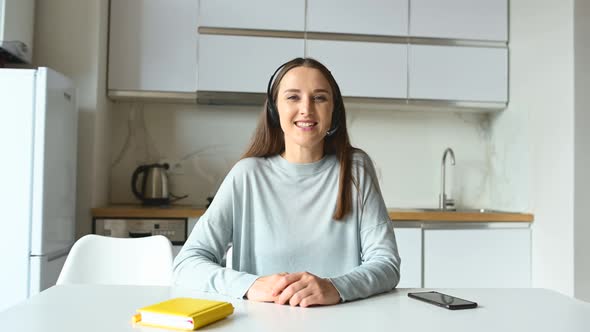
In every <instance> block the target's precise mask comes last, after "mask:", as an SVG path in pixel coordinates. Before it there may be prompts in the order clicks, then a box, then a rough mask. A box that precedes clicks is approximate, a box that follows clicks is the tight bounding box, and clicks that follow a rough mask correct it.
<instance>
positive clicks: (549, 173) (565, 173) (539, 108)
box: [492, 0, 574, 295]
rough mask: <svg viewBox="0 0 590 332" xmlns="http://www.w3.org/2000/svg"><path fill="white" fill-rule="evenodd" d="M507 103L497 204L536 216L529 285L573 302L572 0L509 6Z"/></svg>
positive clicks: (500, 134)
mask: <svg viewBox="0 0 590 332" xmlns="http://www.w3.org/2000/svg"><path fill="white" fill-rule="evenodd" d="M509 45H510V103H509V107H508V108H507V109H506V111H505V112H503V113H502V114H500V115H498V116H496V117H493V119H492V122H493V125H492V127H493V130H492V132H493V134H492V136H493V139H492V141H493V143H492V144H493V149H494V151H495V156H496V158H495V159H494V166H493V168H494V174H495V178H494V181H492V182H493V183H494V189H493V194H492V196H493V197H497V199H496V202H497V203H498V204H499V205H505V206H514V207H518V206H527V210H530V211H533V212H534V214H535V221H534V224H533V239H532V240H533V241H532V243H533V248H532V253H533V257H532V285H533V286H534V287H546V288H550V289H555V290H558V291H560V292H563V293H565V294H568V295H573V280H574V276H573V271H574V266H573V264H574V259H573V257H574V256H573V255H574V247H573V240H574V239H573V229H574V223H573V220H574V219H573V198H574V196H573V194H574V191H573V189H574V174H573V161H574V150H573V129H574V128H573V125H574V118H573V116H574V104H573V101H574V99H573V97H574V95H573V88H574V86H573V84H574V63H573V1H572V0H567V1H563V0H541V1H538V0H512V1H510V43H509Z"/></svg>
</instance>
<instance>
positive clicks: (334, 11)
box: [306, 0, 408, 37]
mask: <svg viewBox="0 0 590 332" xmlns="http://www.w3.org/2000/svg"><path fill="white" fill-rule="evenodd" d="M306 28H307V29H306V30H307V31H310V32H332V33H350V34H366V35H389V36H404V37H405V36H407V35H408V0H388V1H385V0H365V1H358V0H307V27H306Z"/></svg>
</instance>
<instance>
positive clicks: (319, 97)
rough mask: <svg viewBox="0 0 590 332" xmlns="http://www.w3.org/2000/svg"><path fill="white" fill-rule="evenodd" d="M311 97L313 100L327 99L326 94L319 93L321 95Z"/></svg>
mask: <svg viewBox="0 0 590 332" xmlns="http://www.w3.org/2000/svg"><path fill="white" fill-rule="evenodd" d="M313 99H314V100H315V101H318V102H322V101H326V100H328V99H327V98H326V96H324V95H321V96H315V97H313Z"/></svg>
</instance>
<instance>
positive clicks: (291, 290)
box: [276, 280, 307, 304]
mask: <svg viewBox="0 0 590 332" xmlns="http://www.w3.org/2000/svg"><path fill="white" fill-rule="evenodd" d="M305 287H307V283H305V282H302V281H301V280H299V281H296V282H294V283H292V284H290V285H289V286H288V287H287V288H285V289H284V290H283V292H281V294H280V295H279V297H278V298H277V302H276V303H278V304H285V303H287V302H288V301H290V300H291V297H292V296H293V295H294V294H295V293H297V292H299V291H301V290H302V289H304V288H305Z"/></svg>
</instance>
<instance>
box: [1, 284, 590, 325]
mask: <svg viewBox="0 0 590 332" xmlns="http://www.w3.org/2000/svg"><path fill="white" fill-rule="evenodd" d="M409 291H412V290H410V289H401V290H395V291H393V292H390V293H387V294H382V295H377V296H374V297H371V298H369V299H365V300H359V301H353V302H349V303H342V304H338V305H334V306H327V307H313V308H299V307H289V306H281V305H276V304H273V303H256V302H251V301H242V300H234V299H228V298H224V297H222V296H219V295H214V294H208V293H198V292H194V291H190V290H182V289H177V288H169V287H156V286H154V287H150V286H82V285H76V286H56V287H52V288H50V289H48V290H46V291H44V292H42V293H41V294H39V295H37V296H34V297H33V298H31V299H29V300H27V301H26V302H23V303H22V304H20V305H17V306H15V307H12V308H10V309H8V310H6V311H4V312H0V330H1V331H27V332H36V331H51V332H53V331H56V332H57V331H59V332H74V331H75V332H92V331H101V332H106V331H109V332H117V331H162V330H161V329H155V328H148V327H139V326H136V327H134V326H133V325H132V324H131V316H132V315H133V313H134V312H135V309H137V308H140V307H143V306H146V305H149V304H153V303H155V302H159V301H163V300H166V299H169V298H172V297H178V296H192V297H200V298H208V299H218V300H226V301H229V302H232V303H233V305H234V307H235V312H234V314H232V315H231V316H229V317H228V318H226V319H224V320H222V321H219V322H217V323H214V324H212V325H209V326H207V327H204V328H202V329H201V330H205V331H208V330H211V331H213V330H214V331H240V332H243V331H297V332H302V331H339V332H342V331H355V332H365V331H366V332H368V331H388V332H394V331H404V332H411V331H428V332H433V331H452V332H461V331H465V332H473V331H519V332H522V331H535V332H543V331H552V332H553V331H568V332H574V331H584V332H587V331H590V303H586V302H582V301H579V300H576V299H572V298H569V297H567V296H564V295H561V294H559V293H556V292H553V291H549V290H545V289H444V290H439V291H441V292H444V293H447V294H450V295H455V296H457V297H461V298H464V299H468V300H472V301H476V302H478V304H479V307H478V308H476V309H467V310H456V311H451V310H447V309H444V308H440V307H436V306H433V305H430V304H428V303H424V302H420V301H417V300H414V299H410V298H408V297H407V293H408V292H409ZM413 291H418V290H413ZM420 291H421V290H420Z"/></svg>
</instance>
